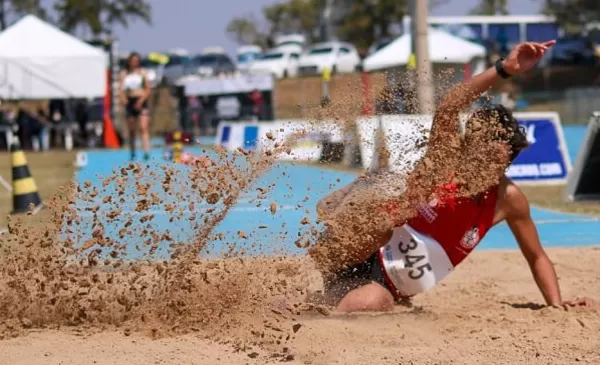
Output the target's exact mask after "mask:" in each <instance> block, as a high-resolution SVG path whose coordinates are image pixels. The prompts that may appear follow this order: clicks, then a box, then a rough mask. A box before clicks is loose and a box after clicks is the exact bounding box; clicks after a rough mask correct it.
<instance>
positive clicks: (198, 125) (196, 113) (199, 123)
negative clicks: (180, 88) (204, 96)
mask: <svg viewBox="0 0 600 365" xmlns="http://www.w3.org/2000/svg"><path fill="white" fill-rule="evenodd" d="M203 109H204V108H203V107H202V102H201V101H200V98H198V97H196V96H190V97H189V99H188V112H189V119H190V120H191V121H192V134H193V135H194V136H200V135H202V129H203V122H204V118H203V115H202V112H203Z"/></svg>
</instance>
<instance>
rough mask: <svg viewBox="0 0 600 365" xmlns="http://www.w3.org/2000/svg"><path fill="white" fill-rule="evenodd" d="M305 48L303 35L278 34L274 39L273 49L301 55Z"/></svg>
mask: <svg viewBox="0 0 600 365" xmlns="http://www.w3.org/2000/svg"><path fill="white" fill-rule="evenodd" d="M305 46H306V36H304V35H303V34H280V35H278V36H276V37H275V48H278V49H280V50H286V51H294V52H297V53H302V50H303V49H304V47H305Z"/></svg>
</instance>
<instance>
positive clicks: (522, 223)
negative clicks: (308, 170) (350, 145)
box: [310, 41, 592, 312]
mask: <svg viewBox="0 0 600 365" xmlns="http://www.w3.org/2000/svg"><path fill="white" fill-rule="evenodd" d="M554 44H555V41H549V42H545V43H522V44H519V45H518V46H516V47H515V48H514V49H513V50H512V52H511V53H510V54H509V56H508V57H507V58H506V59H501V60H499V61H498V62H497V63H496V65H495V66H494V67H491V68H489V69H488V70H486V71H484V72H483V73H481V74H479V75H477V76H475V77H473V78H472V79H470V80H469V81H466V82H464V83H462V84H460V85H457V86H455V87H454V88H453V89H452V90H451V91H450V92H448V93H447V94H446V95H445V96H444V97H443V98H442V101H441V102H440V104H439V106H438V108H437V110H436V112H435V115H434V118H433V124H432V128H431V133H430V137H429V142H428V151H427V152H426V154H425V156H424V158H423V159H429V161H430V162H429V163H428V164H430V165H431V164H433V165H435V164H436V163H435V161H443V160H444V159H445V160H451V159H453V158H458V159H461V160H462V161H468V160H469V159H473V154H475V153H478V150H477V149H476V147H471V144H472V145H477V138H478V137H477V133H471V135H470V136H465V137H464V138H461V137H460V133H459V113H461V112H462V111H464V110H465V109H467V108H469V106H470V105H471V104H472V103H473V102H474V101H476V100H477V99H479V98H480V97H481V95H482V94H483V93H485V92H486V91H488V90H489V89H490V88H491V87H492V85H493V84H494V83H495V82H497V81H499V80H500V78H508V77H510V76H516V75H520V74H522V73H524V72H526V71H528V70H530V69H532V68H533V67H534V66H535V65H536V64H537V62H538V61H539V60H540V59H541V57H542V56H543V55H544V53H545V52H546V51H547V49H548V48H549V47H551V46H553V45H554ZM473 123H477V124H478V125H479V127H477V128H472V127H473V126H472V124H473ZM481 123H483V124H486V123H489V124H490V125H491V124H492V123H493V124H494V125H495V126H496V129H498V128H500V129H503V130H504V131H505V132H506V133H500V135H501V136H505V137H504V138H502V137H501V138H496V139H492V142H490V143H493V144H496V145H497V146H496V150H495V151H496V152H497V154H496V156H493V158H491V159H493V160H494V161H495V163H490V166H491V167H489V168H491V169H493V170H492V171H495V172H494V173H493V174H492V175H493V176H494V179H495V182H494V183H493V184H489V185H491V186H489V185H488V186H489V187H488V186H486V187H483V188H482V191H481V192H480V193H477V194H474V195H471V196H468V195H463V196H459V195H458V194H455V192H456V191H457V189H458V188H460V186H459V185H460V184H461V182H459V183H456V182H455V181H454V182H451V183H449V181H452V180H451V179H446V180H444V179H443V178H442V179H441V180H438V181H437V182H434V184H435V190H434V191H436V192H437V193H436V195H435V197H434V198H433V199H431V200H429V201H422V203H421V204H419V205H418V207H417V209H416V214H415V215H413V217H412V218H410V219H407V220H404V221H399V222H398V221H394V222H395V223H394V224H392V225H390V226H389V229H387V230H386V231H384V232H374V233H373V234H372V235H371V236H370V239H369V240H362V241H360V242H359V244H358V246H359V247H358V248H356V247H350V246H351V244H350V243H346V242H337V243H336V244H337V245H336V246H335V249H333V250H330V251H329V253H328V254H326V256H328V258H327V263H326V264H325V263H324V262H325V260H324V259H323V254H322V252H323V251H322V250H320V249H321V248H322V246H327V245H328V244H329V243H328V240H329V239H330V238H331V237H333V236H335V232H332V230H345V231H346V232H348V231H350V232H352V229H354V228H352V226H351V224H350V223H348V224H346V226H344V224H345V223H344V222H345V220H342V223H341V224H340V221H338V224H337V225H327V221H328V219H329V218H330V217H332V216H334V215H336V214H339V212H340V210H341V211H344V210H346V212H345V213H347V214H348V215H347V216H351V215H352V212H348V210H353V209H355V208H356V206H353V205H352V204H349V205H348V204H346V205H344V201H345V200H346V199H347V198H348V194H351V193H352V190H355V189H359V188H360V186H359V185H360V184H357V182H354V183H352V184H350V185H349V186H346V187H344V188H342V189H340V190H339V191H336V192H334V193H332V194H331V195H329V196H328V197H326V198H325V199H323V200H322V201H321V202H319V205H318V207H317V210H318V212H319V219H321V220H322V221H324V222H325V223H326V225H327V229H326V231H325V232H324V233H323V235H322V236H321V237H320V239H319V241H318V242H317V245H316V246H315V247H314V248H313V249H311V251H310V255H311V256H312V257H313V259H315V261H316V263H317V266H318V267H319V268H320V269H321V271H322V272H323V276H324V279H325V291H324V294H325V297H326V298H328V299H329V300H331V301H333V303H334V304H335V305H336V307H337V310H338V311H340V312H355V311H386V310H390V309H392V308H393V306H394V304H395V303H397V302H398V301H399V300H401V299H407V298H410V297H412V296H414V295H416V294H419V293H422V292H424V291H426V290H428V289H431V288H433V287H434V286H436V285H437V284H438V283H439V282H440V281H441V280H442V279H444V278H445V277H446V276H447V275H448V274H449V273H450V272H451V271H452V270H453V269H454V268H455V267H456V266H457V265H459V264H460V263H461V262H462V261H463V260H464V259H465V258H466V257H467V256H468V255H469V254H470V253H471V252H472V251H473V250H474V249H475V247H476V246H477V244H478V243H479V242H480V241H481V239H482V238H483V237H484V236H485V235H486V233H487V232H488V231H489V230H490V228H492V227H493V226H495V225H496V224H498V223H500V222H503V221H506V222H507V224H508V226H509V227H510V229H511V231H512V233H513V234H514V236H515V238H516V240H517V242H518V244H519V247H520V249H521V251H522V253H523V255H524V257H525V259H526V261H527V263H528V264H529V267H530V269H531V272H532V274H533V277H534V279H535V282H536V283H537V285H538V287H539V289H540V291H541V293H542V295H543V297H544V299H545V301H546V303H547V304H548V305H551V306H564V305H573V306H574V305H591V303H592V302H591V300H589V299H587V298H583V299H576V300H571V301H563V299H562V297H561V293H560V289H559V285H558V280H557V276H556V273H555V271H554V268H553V265H552V262H551V261H550V259H549V258H548V256H547V255H546V253H545V252H544V249H543V248H542V246H541V244H540V240H539V237H538V233H537V230H536V227H535V224H534V222H533V220H532V218H531V215H530V209H529V203H528V201H527V198H526V197H525V195H524V194H523V193H522V192H521V190H520V189H519V188H518V187H517V185H515V184H514V183H513V182H512V181H511V180H510V179H509V178H508V177H507V176H506V175H505V174H504V172H505V171H506V168H507V167H508V166H509V165H510V163H511V162H512V161H513V160H514V159H515V158H516V157H517V156H518V155H519V152H520V151H521V150H523V149H524V148H526V147H527V139H526V135H525V133H524V132H523V130H521V129H520V127H519V126H518V124H517V121H516V120H515V118H514V117H513V115H512V114H511V112H510V111H509V110H507V109H506V108H504V107H502V106H489V107H484V108H482V109H479V110H477V111H475V112H474V113H473V114H472V116H471V117H470V119H469V120H468V121H467V130H469V128H471V129H472V130H484V129H485V128H481ZM484 127H485V126H484ZM482 133H485V132H482ZM479 143H481V141H479ZM454 155H456V156H454ZM423 159H422V160H421V161H423ZM431 161H434V162H433V163H432V162H431ZM461 163H463V162H461ZM443 165H444V163H443V162H438V166H437V167H433V168H435V169H437V170H438V171H439V172H440V173H439V174H437V176H452V173H453V171H447V170H444V167H445V166H443ZM450 166H451V164H450ZM481 166H484V164H481ZM367 175H368V173H367ZM468 176H469V179H471V180H473V179H476V178H477V175H476V174H475V175H473V174H472V175H468ZM359 180H360V178H359ZM428 180H430V179H428ZM459 181H460V180H459ZM462 183H464V184H469V183H470V182H469V181H468V179H467V181H465V180H463V181H462ZM363 188H364V186H363ZM410 190H411V185H410V183H408V184H407V185H406V190H405V191H404V192H403V193H402V194H400V195H401V196H399V197H398V199H400V200H401V199H403V197H402V196H410V193H411V191H410ZM412 190H413V191H414V190H416V189H412ZM372 192H373V194H375V193H376V191H375V190H372ZM363 193H364V191H363ZM368 193H369V191H368V188H367V195H369V194H368ZM405 199H406V198H405ZM383 203H385V202H383ZM383 203H382V204H383ZM383 205H385V204H383ZM387 207H388V208H389V205H387ZM396 207H398V205H396ZM386 209H387V208H386ZM388 212H391V211H389V210H388ZM357 214H359V213H357ZM367 214H368V213H367ZM357 229H358V228H357ZM346 236H347V237H348V234H347V233H346ZM338 241H339V240H338ZM361 242H362V243H361ZM352 244H353V245H354V246H356V245H357V244H356V242H354V243H352ZM345 251H347V252H350V251H352V255H351V256H352V259H350V260H348V255H346V254H345V253H346V252H345ZM341 257H345V259H346V262H344V263H339V262H338V264H336V260H338V261H340V260H339V259H338V258H341Z"/></svg>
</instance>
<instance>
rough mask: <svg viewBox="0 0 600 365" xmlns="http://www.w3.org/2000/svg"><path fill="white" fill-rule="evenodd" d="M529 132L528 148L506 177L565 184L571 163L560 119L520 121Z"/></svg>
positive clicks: (509, 169) (526, 119)
mask: <svg viewBox="0 0 600 365" xmlns="http://www.w3.org/2000/svg"><path fill="white" fill-rule="evenodd" d="M516 117H517V120H518V121H519V124H520V125H521V126H523V127H524V128H525V130H526V131H527V141H528V142H529V147H528V148H526V149H525V150H523V151H522V152H521V153H520V154H519V156H518V157H517V158H516V159H515V161H514V162H513V163H512V164H511V165H510V167H509V168H508V171H507V173H506V175H507V176H508V177H509V178H511V179H512V180H514V181H531V182H535V181H539V182H553V183H555V182H556V183H559V182H566V180H567V175H568V173H569V169H570V168H571V162H570V160H569V157H568V153H567V149H566V144H565V142H564V136H563V133H562V127H561V125H560V122H559V120H558V118H549V117H547V118H534V117H533V116H531V117H529V118H519V117H518V116H516Z"/></svg>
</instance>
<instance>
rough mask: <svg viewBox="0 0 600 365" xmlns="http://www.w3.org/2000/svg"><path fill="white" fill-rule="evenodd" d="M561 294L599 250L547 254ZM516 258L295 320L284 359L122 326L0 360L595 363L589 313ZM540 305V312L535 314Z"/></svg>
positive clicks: (591, 274) (597, 324) (497, 256)
mask: <svg viewBox="0 0 600 365" xmlns="http://www.w3.org/2000/svg"><path fill="white" fill-rule="evenodd" d="M549 255H550V256H551V259H552V260H553V262H554V263H555V265H556V269H557V271H558V274H559V276H560V279H561V285H562V290H563V292H564V295H565V296H566V297H571V296H577V295H593V294H595V293H598V292H599V291H600V282H599V281H598V280H597V277H598V275H597V262H598V261H599V260H600V249H599V248H580V249H555V250H550V251H549ZM540 303H543V299H542V298H541V297H540V294H539V292H538V289H537V287H536V286H535V283H534V282H533V280H532V279H531V275H530V273H529V269H528V268H527V265H526V263H525V261H524V260H523V258H522V257H521V255H520V254H519V253H518V252H509V251H484V252H476V253H475V254H473V256H472V257H471V258H469V259H468V260H467V262H465V263H464V264H463V265H461V267H460V268H459V269H457V271H456V272H455V273H454V274H453V275H451V276H450V278H449V279H448V280H447V281H445V282H443V283H442V285H441V286H439V287H438V288H436V289H435V290H433V291H431V292H429V293H427V294H425V295H422V296H419V297H417V298H416V299H415V301H414V307H413V308H405V307H398V308H397V309H396V311H395V313H392V314H379V315H366V314H365V315H351V316H338V315H330V316H324V315H323V314H321V313H318V312H315V313H311V314H302V315H300V316H298V318H297V320H298V323H300V324H301V325H302V327H301V328H300V329H299V330H298V332H297V333H296V335H295V339H294V340H293V341H290V342H289V344H287V345H286V347H287V348H288V352H287V354H288V355H289V356H287V357H286V356H284V357H281V356H278V357H277V358H271V357H270V356H271V355H272V353H270V352H269V351H268V350H266V349H264V348H255V349H249V350H246V351H236V350H235V349H233V348H232V346H231V344H223V343H221V344H219V343H215V342H214V341H211V340H207V339H204V338H203V336H200V335H198V334H194V333H191V334H187V335H184V336H177V337H168V338H163V339H157V340H153V339H151V338H149V337H148V336H145V335H142V334H138V333H131V334H129V335H128V336H126V335H125V333H126V332H125V329H123V328H121V329H118V330H116V331H104V332H100V333H96V334H93V333H92V332H89V331H87V330H83V329H81V328H69V327H64V328H61V329H60V330H39V329H38V330H32V331H31V332H29V333H27V334H26V335H25V336H22V337H18V338H15V339H5V340H4V341H2V342H1V345H2V351H0V364H13V365H21V364H23V365H25V364H27V365H37V364H65V365H67V364H98V365H103V364H107V365H135V364H140V365H142V364H219V363H224V364H265V363H277V362H282V361H285V362H288V363H290V364H323V365H324V364H524V363H527V364H575V363H581V364H598V363H599V362H600V348H599V347H598V338H600V312H599V311H598V310H597V309H589V308H586V309H584V308H578V309H569V310H564V309H554V308H541V305H540ZM540 308H541V309H540Z"/></svg>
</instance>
